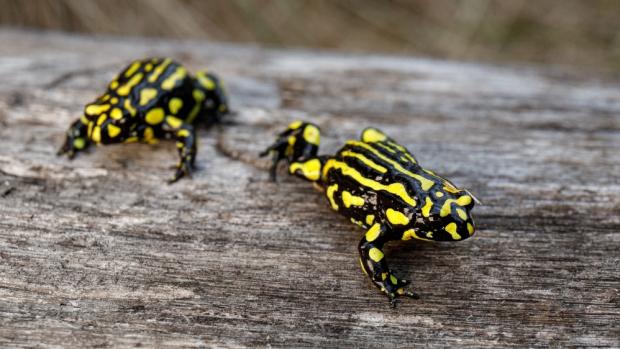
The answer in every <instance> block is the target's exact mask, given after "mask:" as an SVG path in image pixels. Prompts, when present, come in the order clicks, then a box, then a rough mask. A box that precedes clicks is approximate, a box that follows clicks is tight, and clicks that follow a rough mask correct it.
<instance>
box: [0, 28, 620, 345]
mask: <svg viewBox="0 0 620 349" xmlns="http://www.w3.org/2000/svg"><path fill="white" fill-rule="evenodd" d="M154 55H155V56H171V57H174V58H176V59H178V60H179V61H181V62H183V63H185V64H186V65H187V66H188V67H189V68H190V70H193V71H195V70H197V69H200V68H204V67H208V68H210V69H212V70H213V71H215V72H217V73H219V74H220V75H221V76H222V78H223V79H224V80H225V81H226V82H227V86H228V89H229V92H230V95H231V101H232V107H233V109H234V110H235V112H236V113H235V115H233V116H231V117H230V118H229V119H228V120H227V122H226V123H225V124H224V125H222V126H221V127H217V128H213V129H210V130H201V131H200V133H199V138H200V149H199V154H198V158H197V164H198V166H199V168H198V170H197V171H196V172H195V175H194V178H193V180H183V181H181V182H179V183H177V184H174V185H166V184H165V183H164V181H165V179H166V178H167V177H168V176H170V175H171V174H172V171H173V165H174V162H175V161H176V155H175V149H174V145H173V144H171V143H166V142H162V143H160V144H159V145H156V146H148V145H126V146H108V147H100V148H97V149H95V150H93V151H90V152H89V153H87V154H82V155H81V156H79V157H77V158H76V159H75V160H73V161H69V160H67V159H64V158H59V157H56V156H54V152H55V151H56V149H57V147H58V146H59V145H60V143H61V141H62V138H63V133H64V131H65V129H66V128H67V127H68V125H69V123H70V122H71V121H72V120H73V119H74V118H76V117H78V116H79V113H80V111H81V110H82V108H83V105H84V104H85V103H87V102H89V101H90V100H91V99H92V98H93V97H94V96H95V95H96V94H97V93H99V92H100V91H102V89H103V87H104V86H105V84H106V82H107V81H108V80H110V79H111V78H112V77H113V76H114V74H116V73H117V72H118V71H119V69H121V68H122V66H124V65H125V64H126V63H127V62H128V61H130V60H132V59H134V58H140V57H144V56H154ZM0 81H1V83H0V126H1V128H0V202H1V205H0V346H2V347H12V348H34V347H36V348H60V347H87V348H107V347H139V346H142V347H169V348H177V347H178V348H180V347H256V346H258V347H283V346H286V347H288V346H294V347H304V346H318V347H369V348H372V347H374V348H376V347H379V346H388V345H389V346H390V347H402V348H407V347H460V348H469V347H472V348H473V347H488V348H497V347H619V346H620V340H619V338H620V325H619V323H620V321H619V320H620V267H619V263H620V252H619V251H620V218H619V217H620V176H619V175H618V174H619V173H620V117H619V115H620V82H619V81H616V80H613V79H611V78H607V77H597V76H589V75H586V74H584V73H582V72H577V71H567V70H566V69H559V68H553V67H529V66H520V67H515V66H492V65H481V64H474V63H459V62H450V61H437V60H427V59H419V58H410V57H389V56H357V55H344V54H332V53H316V52H306V51H272V50H263V49H259V48H256V47H251V46H233V45H226V44H211V43H204V42H199V41H188V42H173V41H161V40H154V39H153V40H148V39H112V38H93V37H86V36H68V35H64V34H44V33H36V32H20V31H13V30H7V29H4V30H1V31H0ZM299 118H301V119H309V120H314V122H316V123H318V124H319V125H320V126H321V128H322V130H323V134H322V140H323V143H322V147H321V152H322V153H325V154H329V153H331V152H333V151H335V150H336V149H337V148H338V146H339V145H341V144H342V143H343V142H344V141H345V140H346V139H348V138H351V137H358V136H359V132H360V131H361V130H362V129H363V128H364V127H366V126H375V127H379V128H381V129H383V130H384V131H385V132H386V133H388V134H390V135H391V136H392V137H393V138H395V139H397V140H398V141H400V142H401V143H403V144H405V145H406V146H407V147H408V148H409V149H411V150H412V151H413V152H414V153H415V154H416V157H417V158H418V160H419V161H420V163H421V164H423V165H424V166H426V167H428V168H431V169H433V170H435V171H437V172H438V173H440V174H443V175H445V176H447V177H449V178H451V179H452V180H453V181H454V182H455V183H456V184H458V185H460V186H463V187H466V188H469V189H470V190H471V191H472V192H474V193H475V194H477V196H479V197H480V198H481V199H482V201H483V202H484V205H482V206H477V207H476V208H475V210H474V214H475V218H476V220H477V223H478V226H479V231H478V233H477V235H476V237H475V238H473V239H469V240H467V241H464V242H461V243H444V244H423V243H412V242H402V243H393V244H391V245H389V247H388V251H387V255H388V258H390V261H391V263H392V267H393V268H394V269H395V270H396V271H397V272H398V273H399V275H402V276H403V277H407V278H409V279H412V280H413V283H414V286H415V289H416V291H417V292H418V293H420V295H421V299H420V300H417V301H416V300H405V301H404V302H402V303H400V304H399V306H398V307H397V308H396V309H391V308H390V307H389V306H388V303H387V300H386V299H385V297H384V296H382V295H381V294H379V293H378V291H377V290H376V289H374V288H373V287H372V286H371V285H370V283H369V282H368V281H367V280H366V279H365V277H364V276H363V275H362V273H361V272H360V270H359V266H358V265H357V242H358V240H359V237H360V235H361V234H362V231H360V230H359V229H358V228H357V227H355V226H353V225H352V224H350V223H349V222H348V221H346V219H344V218H342V217H341V216H339V215H337V214H335V213H333V212H331V211H330V209H329V207H328V205H327V203H326V200H325V198H324V197H323V196H322V195H321V194H320V193H318V192H316V191H315V190H314V189H313V188H312V186H311V185H309V184H308V183H305V182H303V181H300V180H297V179H295V178H291V177H288V176H286V174H285V173H284V172H281V175H280V181H279V183H277V184H273V183H270V182H269V181H268V175H267V172H266V171H265V168H266V166H267V163H266V161H265V160H263V159H259V158H258V157H257V154H258V152H259V151H260V150H261V149H262V148H263V147H265V146H267V145H268V144H269V143H270V142H271V141H272V139H273V136H274V135H275V133H277V132H278V131H279V130H281V129H282V128H283V127H284V126H285V125H286V124H287V123H288V122H290V121H292V120H293V119H299Z"/></svg>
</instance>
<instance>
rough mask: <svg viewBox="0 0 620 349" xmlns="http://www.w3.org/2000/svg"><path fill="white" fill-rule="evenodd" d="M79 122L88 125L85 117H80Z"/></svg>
mask: <svg viewBox="0 0 620 349" xmlns="http://www.w3.org/2000/svg"><path fill="white" fill-rule="evenodd" d="M80 122H81V123H82V124H84V125H88V123H89V122H90V120H88V118H87V117H86V115H81V116H80Z"/></svg>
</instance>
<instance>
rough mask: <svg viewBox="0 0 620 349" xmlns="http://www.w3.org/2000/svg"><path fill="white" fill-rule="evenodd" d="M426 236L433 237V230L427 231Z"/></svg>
mask: <svg viewBox="0 0 620 349" xmlns="http://www.w3.org/2000/svg"><path fill="white" fill-rule="evenodd" d="M426 237H427V238H429V239H432V238H433V232H432V231H429V232H427V233H426Z"/></svg>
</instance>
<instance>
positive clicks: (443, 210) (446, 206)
mask: <svg viewBox="0 0 620 349" xmlns="http://www.w3.org/2000/svg"><path fill="white" fill-rule="evenodd" d="M453 202H456V200H454V199H448V200H446V201H445V202H444V203H443V205H442V206H441V210H440V211H439V215H440V216H441V217H445V216H447V215H449V214H450V205H452V203H453Z"/></svg>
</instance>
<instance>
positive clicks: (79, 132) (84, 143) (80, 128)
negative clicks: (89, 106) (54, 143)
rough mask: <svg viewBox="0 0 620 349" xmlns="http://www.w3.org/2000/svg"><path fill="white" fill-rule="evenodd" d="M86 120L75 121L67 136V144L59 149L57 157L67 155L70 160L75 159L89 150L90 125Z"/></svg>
mask: <svg viewBox="0 0 620 349" xmlns="http://www.w3.org/2000/svg"><path fill="white" fill-rule="evenodd" d="M83 119H84V118H80V119H78V120H76V121H74V122H73V123H72V124H71V126H70V127H69V129H68V130H67V133H66V136H65V142H64V143H63V145H62V146H61V147H60V149H58V152H57V153H56V154H57V155H59V156H60V155H64V154H66V155H67V157H69V159H73V158H74V157H75V155H76V154H77V153H78V152H80V151H83V150H85V149H86V148H88V146H89V145H90V143H91V142H90V140H89V139H88V123H85V120H83Z"/></svg>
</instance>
